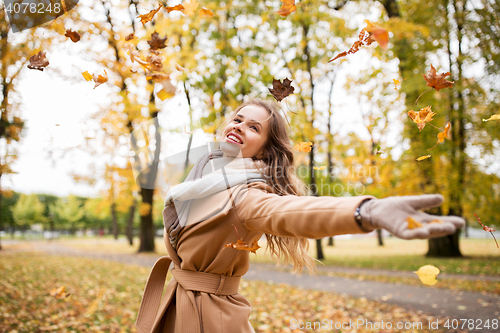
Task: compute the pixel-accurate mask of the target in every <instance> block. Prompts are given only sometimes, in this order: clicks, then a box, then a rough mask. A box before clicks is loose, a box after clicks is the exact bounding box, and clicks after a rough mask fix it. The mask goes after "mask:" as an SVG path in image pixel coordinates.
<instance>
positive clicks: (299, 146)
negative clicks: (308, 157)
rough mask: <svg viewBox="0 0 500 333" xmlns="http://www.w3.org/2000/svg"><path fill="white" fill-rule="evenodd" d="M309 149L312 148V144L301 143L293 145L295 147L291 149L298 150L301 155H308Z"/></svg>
mask: <svg viewBox="0 0 500 333" xmlns="http://www.w3.org/2000/svg"><path fill="white" fill-rule="evenodd" d="M311 147H312V142H301V143H299V144H297V145H295V147H293V149H295V150H298V151H300V152H303V153H308V152H310V151H311Z"/></svg>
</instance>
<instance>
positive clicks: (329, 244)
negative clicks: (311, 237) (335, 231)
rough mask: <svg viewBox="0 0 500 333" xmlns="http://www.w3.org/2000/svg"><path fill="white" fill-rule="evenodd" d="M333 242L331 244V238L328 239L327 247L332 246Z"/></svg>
mask: <svg viewBox="0 0 500 333" xmlns="http://www.w3.org/2000/svg"><path fill="white" fill-rule="evenodd" d="M334 245H335V244H334V242H333V237H328V244H327V246H334Z"/></svg>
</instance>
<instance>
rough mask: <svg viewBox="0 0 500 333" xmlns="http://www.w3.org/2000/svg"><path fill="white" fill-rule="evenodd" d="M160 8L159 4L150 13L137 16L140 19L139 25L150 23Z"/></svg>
mask: <svg viewBox="0 0 500 333" xmlns="http://www.w3.org/2000/svg"><path fill="white" fill-rule="evenodd" d="M161 7H162V5H161V4H160V5H159V6H158V8H156V9H153V10H152V11H150V12H149V13H147V14H142V15H139V16H137V17H139V18H140V19H141V23H142V24H146V23H148V22H150V21H151V20H152V19H153V17H154V16H155V15H156V13H158V11H159V10H160V9H161Z"/></svg>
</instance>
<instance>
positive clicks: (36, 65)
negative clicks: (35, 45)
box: [28, 51, 49, 72]
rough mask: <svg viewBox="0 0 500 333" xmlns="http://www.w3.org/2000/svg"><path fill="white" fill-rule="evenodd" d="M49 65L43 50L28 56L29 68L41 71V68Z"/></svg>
mask: <svg viewBox="0 0 500 333" xmlns="http://www.w3.org/2000/svg"><path fill="white" fill-rule="evenodd" d="M48 65H49V61H48V60H47V59H46V58H45V52H42V51H40V52H38V53H37V54H35V55H34V56H31V57H30V64H29V65H28V68H29V69H38V70H39V71H42V72H43V69H44V68H45V67H47V66H48Z"/></svg>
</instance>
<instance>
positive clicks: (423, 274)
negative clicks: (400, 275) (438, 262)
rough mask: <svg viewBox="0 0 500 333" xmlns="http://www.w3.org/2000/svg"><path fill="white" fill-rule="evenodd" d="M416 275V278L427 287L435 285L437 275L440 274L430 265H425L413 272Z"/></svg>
mask: <svg viewBox="0 0 500 333" xmlns="http://www.w3.org/2000/svg"><path fill="white" fill-rule="evenodd" d="M413 273H415V274H417V275H418V278H419V279H420V281H421V282H422V283H423V284H426V285H428V286H433V285H435V284H436V283H437V279H436V277H437V275H438V274H439V273H440V270H439V268H437V267H435V266H432V265H425V266H422V267H420V268H419V269H418V270H417V271H416V272H413Z"/></svg>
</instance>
